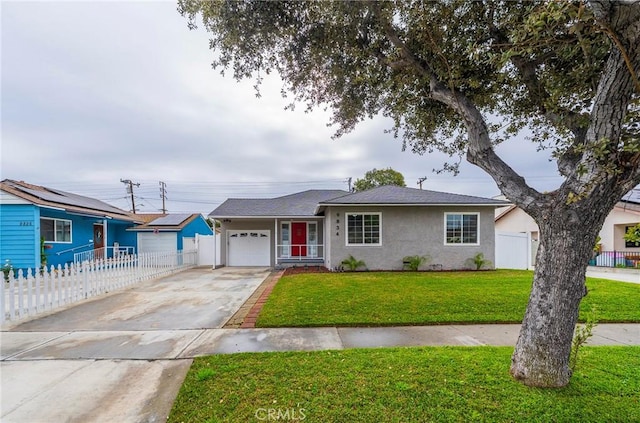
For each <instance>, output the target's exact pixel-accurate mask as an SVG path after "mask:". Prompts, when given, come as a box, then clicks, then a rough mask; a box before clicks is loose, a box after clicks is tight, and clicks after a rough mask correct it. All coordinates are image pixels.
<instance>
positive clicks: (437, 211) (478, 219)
mask: <svg viewBox="0 0 640 423" xmlns="http://www.w3.org/2000/svg"><path fill="white" fill-rule="evenodd" d="M505 204H506V203H505V202H504V201H500V200H493V199H488V198H481V197H473V196H466V195H457V194H449V193H444V192H435V191H427V190H419V189H413V188H404V187H398V186H382V187H377V188H373V189H371V190H367V191H362V192H357V193H348V192H346V191H333V190H310V191H304V192H300V193H296V194H291V195H287V196H284V197H278V198H269V199H229V200H227V201H225V202H224V203H223V204H221V205H220V206H219V207H218V208H216V209H215V210H214V211H212V212H211V213H210V214H209V217H211V218H214V219H217V220H219V221H220V222H221V230H222V237H223V242H222V245H221V249H222V251H221V261H222V264H226V265H227V266H271V267H284V266H291V265H301V264H317V265H324V266H326V267H327V268H329V269H335V268H338V267H340V265H341V262H342V261H343V260H344V259H346V258H347V257H349V256H350V255H352V256H354V257H355V258H356V259H358V260H363V261H364V262H365V263H366V266H367V268H368V269H371V270H399V269H402V268H403V258H404V257H406V256H413V255H421V256H424V255H426V256H429V257H430V259H431V260H430V261H429V263H428V265H430V266H431V267H432V268H437V269H461V268H469V267H472V265H470V263H469V259H471V258H473V257H474V256H475V255H476V254H478V253H482V254H484V258H485V259H486V260H490V261H491V262H493V260H494V243H495V236H494V209H495V208H496V207H500V206H503V205H505Z"/></svg>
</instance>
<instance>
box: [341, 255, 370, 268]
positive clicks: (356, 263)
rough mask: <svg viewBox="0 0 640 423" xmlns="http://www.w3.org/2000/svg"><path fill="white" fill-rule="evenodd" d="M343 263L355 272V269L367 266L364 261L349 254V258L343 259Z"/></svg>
mask: <svg viewBox="0 0 640 423" xmlns="http://www.w3.org/2000/svg"><path fill="white" fill-rule="evenodd" d="M341 264H342V265H343V266H344V267H346V268H347V270H349V271H351V272H353V271H355V270H358V268H359V267H365V266H366V264H365V263H364V261H362V260H358V259H356V258H355V257H353V256H352V255H349V258H346V259H344V260H342V263H341Z"/></svg>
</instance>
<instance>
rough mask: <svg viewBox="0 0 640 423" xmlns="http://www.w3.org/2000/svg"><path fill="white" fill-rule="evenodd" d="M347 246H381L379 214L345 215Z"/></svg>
mask: <svg viewBox="0 0 640 423" xmlns="http://www.w3.org/2000/svg"><path fill="white" fill-rule="evenodd" d="M346 215H347V245H381V244H382V237H381V228H382V226H381V214H380V213H347V214H346Z"/></svg>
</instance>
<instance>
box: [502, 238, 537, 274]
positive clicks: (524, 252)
mask: <svg viewBox="0 0 640 423" xmlns="http://www.w3.org/2000/svg"><path fill="white" fill-rule="evenodd" d="M531 266H532V263H531V239H530V237H529V235H528V234H526V233H515V232H496V268H497V269H530V268H531Z"/></svg>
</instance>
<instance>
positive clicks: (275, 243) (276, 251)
mask: <svg viewBox="0 0 640 423" xmlns="http://www.w3.org/2000/svg"><path fill="white" fill-rule="evenodd" d="M275 222H276V223H275V225H276V227H275V230H274V231H273V233H274V234H275V236H274V237H273V238H274V239H273V242H274V245H275V249H274V251H275V263H276V267H277V266H278V218H276V219H275Z"/></svg>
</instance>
